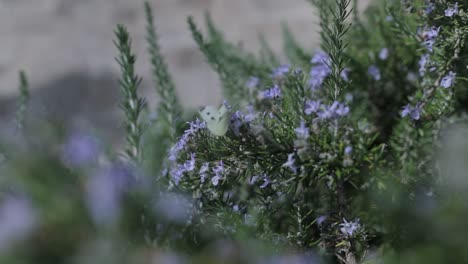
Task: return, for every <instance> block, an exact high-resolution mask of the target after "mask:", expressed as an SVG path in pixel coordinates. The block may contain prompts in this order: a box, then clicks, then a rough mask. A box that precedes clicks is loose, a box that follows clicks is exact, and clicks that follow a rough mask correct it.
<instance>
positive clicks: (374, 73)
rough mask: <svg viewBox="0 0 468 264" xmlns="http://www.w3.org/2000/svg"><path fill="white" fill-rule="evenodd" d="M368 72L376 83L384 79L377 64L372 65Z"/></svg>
mask: <svg viewBox="0 0 468 264" xmlns="http://www.w3.org/2000/svg"><path fill="white" fill-rule="evenodd" d="M367 72H368V73H369V74H370V76H372V78H374V80H376V81H380V79H381V78H382V75H381V74H380V69H379V68H378V67H377V65H375V64H373V65H371V66H370V67H369V69H368V70H367Z"/></svg>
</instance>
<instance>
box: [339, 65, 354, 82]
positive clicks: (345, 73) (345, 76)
mask: <svg viewBox="0 0 468 264" xmlns="http://www.w3.org/2000/svg"><path fill="white" fill-rule="evenodd" d="M350 71H351V69H350V68H344V69H343V71H342V72H341V73H340V76H341V78H342V79H343V80H345V82H349V72H350Z"/></svg>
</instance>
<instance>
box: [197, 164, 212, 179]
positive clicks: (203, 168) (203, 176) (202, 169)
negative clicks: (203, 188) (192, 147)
mask: <svg viewBox="0 0 468 264" xmlns="http://www.w3.org/2000/svg"><path fill="white" fill-rule="evenodd" d="M209 169H210V164H209V163H208V162H205V163H203V165H202V166H201V167H200V171H199V172H198V173H199V174H200V182H201V183H204V182H205V179H206V176H207V175H206V173H207V172H208V170H209Z"/></svg>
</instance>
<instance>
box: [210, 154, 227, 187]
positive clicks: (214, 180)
mask: <svg viewBox="0 0 468 264" xmlns="http://www.w3.org/2000/svg"><path fill="white" fill-rule="evenodd" d="M213 172H214V174H215V176H214V177H213V178H211V183H212V184H213V185H214V186H217V185H218V184H219V181H220V180H221V179H222V173H223V172H224V163H223V161H222V160H221V161H219V163H218V165H217V166H216V167H214V168H213Z"/></svg>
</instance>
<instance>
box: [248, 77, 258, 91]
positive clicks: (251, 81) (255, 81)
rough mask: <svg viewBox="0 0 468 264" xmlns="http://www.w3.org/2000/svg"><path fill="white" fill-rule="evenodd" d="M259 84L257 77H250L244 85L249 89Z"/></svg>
mask: <svg viewBox="0 0 468 264" xmlns="http://www.w3.org/2000/svg"><path fill="white" fill-rule="evenodd" d="M259 85H260V79H259V78H258V77H250V78H249V80H248V81H247V83H246V84H245V86H246V87H247V88H249V90H254V89H255V88H257V87H258V86H259Z"/></svg>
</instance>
